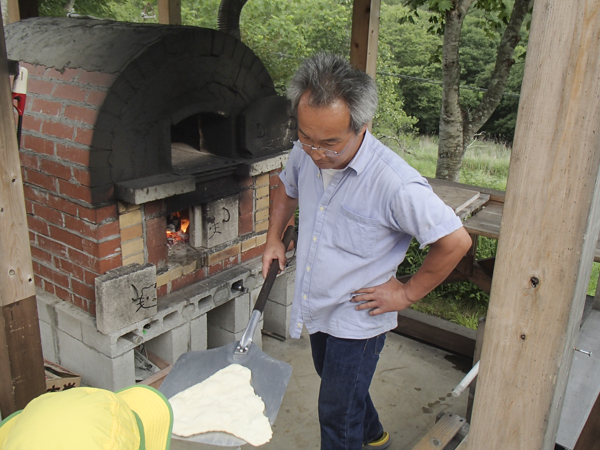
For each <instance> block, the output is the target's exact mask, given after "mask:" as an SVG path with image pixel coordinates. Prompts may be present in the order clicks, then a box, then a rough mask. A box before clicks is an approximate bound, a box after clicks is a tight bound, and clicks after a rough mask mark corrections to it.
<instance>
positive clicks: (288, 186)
mask: <svg viewBox="0 0 600 450" xmlns="http://www.w3.org/2000/svg"><path fill="white" fill-rule="evenodd" d="M304 154H305V153H304V151H302V150H301V149H299V148H297V147H296V146H295V145H294V148H292V151H291V152H290V156H289V158H288V160H287V162H286V164H285V167H284V169H283V170H282V171H281V173H280V174H279V179H280V180H281V182H282V183H283V186H284V187H285V193H286V194H287V195H288V196H289V197H291V198H298V176H299V173H300V163H301V159H302V156H303V155H304Z"/></svg>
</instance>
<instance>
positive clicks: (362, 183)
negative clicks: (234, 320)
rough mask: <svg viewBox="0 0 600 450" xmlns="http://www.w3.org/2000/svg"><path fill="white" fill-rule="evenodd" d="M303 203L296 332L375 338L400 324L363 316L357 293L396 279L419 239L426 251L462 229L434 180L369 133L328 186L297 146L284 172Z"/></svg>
mask: <svg viewBox="0 0 600 450" xmlns="http://www.w3.org/2000/svg"><path fill="white" fill-rule="evenodd" d="M279 177H280V179H281V181H282V183H283V185H284V187H285V190H286V193H287V195H288V196H290V197H293V198H298V201H299V208H300V215H299V219H300V223H299V224H298V231H299V236H298V247H297V254H296V258H297V259H296V270H297V272H296V285H295V294H294V301H293V304H292V312H291V324H290V335H291V336H292V337H295V338H298V337H300V332H301V331H302V325H305V326H306V328H307V329H308V332H309V333H311V334H312V333H316V332H318V331H321V332H323V333H328V334H330V335H333V336H336V337H339V338H350V339H367V338H370V337H373V336H377V335H378V334H381V333H384V332H386V331H389V330H391V329H393V328H395V327H396V326H397V325H398V313H396V312H389V313H385V314H380V315H377V316H370V315H369V310H362V311H357V310H356V309H355V306H356V303H352V302H351V301H350V300H351V298H352V293H353V292H355V291H357V290H358V289H361V288H365V287H371V286H376V285H379V284H382V283H385V282H386V281H388V280H389V279H390V278H391V277H392V276H394V275H395V273H396V269H397V267H398V265H399V264H400V263H401V262H402V260H403V259H404V256H405V255H406V250H407V249H408V246H409V244H410V241H411V239H412V238H413V236H414V237H415V238H416V239H417V240H418V241H419V243H420V244H421V247H424V246H426V245H428V244H431V243H433V242H435V241H437V240H438V239H440V238H442V237H444V236H446V235H448V234H450V233H452V232H453V231H455V230H457V229H458V228H460V227H461V226H462V223H461V221H460V219H459V218H458V217H457V216H456V214H454V211H453V210H452V209H451V208H450V207H449V206H446V205H445V204H444V202H442V200H440V198H439V197H438V196H437V195H435V194H434V193H433V191H432V189H431V187H430V186H429V184H428V183H427V181H426V180H425V179H424V178H423V177H422V176H421V175H420V174H419V173H418V172H417V171H416V170H414V169H413V168H412V167H410V166H409V165H408V164H407V163H406V162H405V161H404V160H403V159H402V158H400V157H399V156H398V155H397V154H396V153H394V152H393V151H391V150H390V149H389V148H387V147H385V146H384V145H383V144H382V143H381V142H379V141H378V140H377V139H375V138H374V137H373V136H372V135H371V134H370V133H369V132H368V131H367V132H366V133H365V138H364V140H363V142H362V144H361V146H360V148H359V150H358V152H357V154H356V155H355V157H354V158H353V159H352V161H350V163H349V164H348V166H347V167H346V168H345V169H344V170H343V171H341V172H339V173H337V174H335V175H334V176H333V178H332V179H331V182H330V183H329V184H328V185H327V188H326V189H324V188H323V182H322V178H321V173H320V170H319V168H318V167H317V166H316V165H315V164H314V163H313V161H312V159H311V158H310V156H308V155H307V154H306V153H305V152H304V150H302V148H301V147H300V146H299V145H294V148H293V149H292V151H291V153H290V157H289V159H288V162H287V163H286V166H285V169H284V170H283V171H282V172H281V174H280V175H279Z"/></svg>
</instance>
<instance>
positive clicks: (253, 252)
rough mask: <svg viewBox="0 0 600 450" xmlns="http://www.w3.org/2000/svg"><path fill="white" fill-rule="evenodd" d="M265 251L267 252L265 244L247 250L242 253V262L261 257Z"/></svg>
mask: <svg viewBox="0 0 600 450" xmlns="http://www.w3.org/2000/svg"><path fill="white" fill-rule="evenodd" d="M264 251H265V244H263V245H260V246H258V247H254V248H251V249H250V250H247V251H245V252H243V253H242V262H243V263H244V262H246V261H248V260H250V259H254V258H256V257H258V256H261V255H262V254H263V252H264Z"/></svg>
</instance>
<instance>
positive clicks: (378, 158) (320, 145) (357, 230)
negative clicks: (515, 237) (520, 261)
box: [263, 54, 471, 450]
mask: <svg viewBox="0 0 600 450" xmlns="http://www.w3.org/2000/svg"><path fill="white" fill-rule="evenodd" d="M288 97H289V98H290V100H291V101H292V106H293V108H294V110H295V111H296V113H297V118H298V140H297V141H296V142H294V147H293V149H292V151H291V153H290V157H289V160H288V162H287V164H286V166H285V169H284V170H283V171H282V173H281V174H280V179H281V183H280V184H279V186H278V187H277V189H276V190H275V192H274V198H273V209H272V214H271V218H270V224H269V230H268V233H267V244H266V248H265V252H264V255H263V275H266V273H267V270H268V268H269V266H270V265H271V262H272V261H273V260H274V259H278V260H279V265H280V268H281V269H282V270H283V268H284V267H285V249H284V248H283V244H282V243H281V240H280V238H281V235H282V233H283V231H284V227H285V225H286V224H287V222H288V220H289V219H290V218H291V216H292V214H293V213H294V211H295V209H296V207H298V206H299V208H300V215H299V227H298V228H299V237H298V247H297V274H296V286H295V295H294V303H293V306H292V319H291V320H292V322H291V328H290V334H291V336H292V337H295V338H298V337H300V333H301V331H302V327H303V326H306V328H307V330H308V332H309V334H310V342H311V348H312V355H313V361H314V365H315V369H316V371H317V373H318V374H319V376H320V377H321V387H320V391H319V422H320V426H321V449H323V450H340V449H346V450H360V449H380V450H382V449H385V448H388V447H389V446H390V442H391V441H390V436H389V434H388V433H387V432H385V431H384V429H383V426H382V424H381V422H380V420H379V416H378V414H377V410H376V409H375V407H374V405H373V402H372V401H371V397H370V395H369V386H370V384H371V380H372V378H373V374H374V372H375V368H376V365H377V361H378V359H379V353H380V352H381V350H382V349H383V346H384V342H385V334H386V332H387V331H389V330H391V329H393V328H395V327H396V326H397V312H398V311H401V310H403V309H405V308H408V307H409V306H410V305H412V304H413V303H415V302H416V301H418V300H420V299H421V298H423V297H424V296H425V295H427V294H428V293H429V292H430V291H431V290H432V289H434V288H435V287H436V286H437V285H438V284H439V283H441V282H442V281H443V280H444V279H445V278H446V276H447V275H448V274H449V273H450V272H451V271H452V269H453V268H454V267H455V266H456V264H457V263H458V262H459V260H460V259H461V258H462V256H463V255H464V254H465V253H466V251H467V250H468V249H469V247H470V245H471V239H470V237H469V235H468V234H467V232H466V231H465V230H464V228H462V224H461V221H460V219H459V218H458V217H457V216H456V215H455V214H454V212H453V211H452V209H451V208H449V207H448V206H446V205H445V204H444V203H443V202H442V201H441V200H440V199H439V198H438V197H437V196H436V195H435V194H434V193H433V191H432V190H431V188H430V186H429V185H428V183H427V181H426V180H425V179H424V178H423V177H422V176H421V175H419V173H418V172H417V171H415V170H414V169H412V168H411V167H410V166H409V165H408V164H406V162H404V161H403V160H402V159H401V158H400V157H399V156H398V155H397V154H395V153H394V152H392V151H391V150H390V149H388V148H387V147H385V146H384V145H383V144H381V142H379V141H378V140H377V139H375V138H374V137H373V136H372V135H371V133H369V131H368V130H367V124H368V123H369V122H370V121H371V120H372V118H373V116H374V114H375V111H376V109H377V88H376V85H375V82H374V81H373V80H372V79H371V78H370V77H369V76H368V75H366V74H365V73H364V72H361V71H359V70H356V69H354V68H353V67H352V66H351V65H350V64H349V63H348V62H347V61H346V60H344V59H343V58H341V57H339V56H335V55H331V54H318V55H316V56H314V57H312V58H309V59H307V60H306V61H304V62H303V64H302V65H301V67H300V68H299V69H298V71H297V73H296V75H295V76H294V78H293V79H292V81H291V83H290V86H289V88H288ZM413 237H415V238H416V239H417V240H418V241H419V243H420V244H421V246H422V247H424V246H426V245H429V247H430V250H429V253H428V255H427V257H426V259H425V261H424V263H423V265H422V266H421V268H420V269H419V270H418V272H417V273H416V274H415V275H414V276H413V277H412V278H411V280H410V281H409V282H407V283H406V284H402V283H400V282H399V281H398V280H397V279H396V277H395V272H396V269H397V267H398V264H400V263H401V262H402V260H403V259H404V256H405V254H406V251H407V249H408V246H409V243H410V241H411V240H412V238H413Z"/></svg>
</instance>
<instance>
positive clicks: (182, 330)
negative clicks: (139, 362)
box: [144, 323, 190, 363]
mask: <svg viewBox="0 0 600 450" xmlns="http://www.w3.org/2000/svg"><path fill="white" fill-rule="evenodd" d="M144 346H145V347H146V348H147V349H148V351H151V352H152V353H154V354H156V355H157V356H159V357H160V358H162V359H164V360H165V361H167V362H170V363H174V362H175V361H177V358H179V357H180V356H181V355H183V354H184V353H185V352H187V351H189V349H190V326H189V325H188V324H187V323H186V324H184V325H182V326H180V327H178V328H174V329H172V330H170V331H167V332H166V333H163V334H161V335H160V336H157V337H155V338H154V339H152V340H150V341H147V342H145V343H144Z"/></svg>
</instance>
